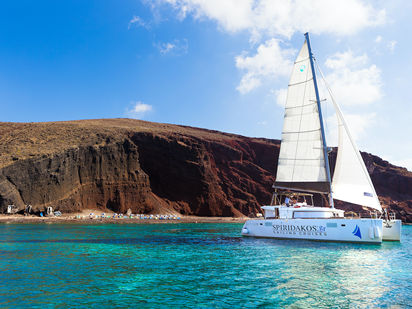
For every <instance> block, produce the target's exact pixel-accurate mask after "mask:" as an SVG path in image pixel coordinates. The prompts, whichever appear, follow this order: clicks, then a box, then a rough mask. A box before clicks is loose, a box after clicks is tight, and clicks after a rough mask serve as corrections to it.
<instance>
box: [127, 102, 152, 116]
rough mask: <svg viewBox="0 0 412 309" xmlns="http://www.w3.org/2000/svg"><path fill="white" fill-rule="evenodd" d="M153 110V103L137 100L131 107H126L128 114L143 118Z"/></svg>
mask: <svg viewBox="0 0 412 309" xmlns="http://www.w3.org/2000/svg"><path fill="white" fill-rule="evenodd" d="M152 110H153V108H152V106H151V105H149V104H145V103H143V102H141V101H137V102H135V103H133V105H132V107H131V108H128V109H126V115H127V116H128V117H131V118H136V119H141V118H142V117H143V116H144V115H145V114H146V113H148V112H150V111H152Z"/></svg>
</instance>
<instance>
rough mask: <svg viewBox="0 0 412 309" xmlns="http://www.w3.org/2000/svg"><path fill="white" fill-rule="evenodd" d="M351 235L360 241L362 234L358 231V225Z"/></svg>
mask: <svg viewBox="0 0 412 309" xmlns="http://www.w3.org/2000/svg"><path fill="white" fill-rule="evenodd" d="M352 234H353V235H355V236H358V237H359V238H360V239H362V234H361V231H360V228H359V226H358V225H356V227H355V229H354V230H353V232H352Z"/></svg>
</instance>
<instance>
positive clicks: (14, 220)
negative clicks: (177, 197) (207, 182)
mask: <svg viewBox="0 0 412 309" xmlns="http://www.w3.org/2000/svg"><path fill="white" fill-rule="evenodd" d="M247 219H250V218H247V217H196V216H180V219H168V220H159V219H139V218H90V217H88V216H86V217H81V218H77V215H71V216H67V215H66V216H61V217H38V216H24V215H4V214H1V215H0V224H62V223H68V224H108V223H110V224H167V223H172V224H179V223H244V222H245V221H246V220H247Z"/></svg>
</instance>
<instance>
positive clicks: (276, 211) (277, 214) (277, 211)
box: [275, 208, 279, 219]
mask: <svg viewBox="0 0 412 309" xmlns="http://www.w3.org/2000/svg"><path fill="white" fill-rule="evenodd" d="M275 218H276V219H277V218H279V208H275Z"/></svg>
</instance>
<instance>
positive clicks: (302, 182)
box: [275, 41, 330, 193]
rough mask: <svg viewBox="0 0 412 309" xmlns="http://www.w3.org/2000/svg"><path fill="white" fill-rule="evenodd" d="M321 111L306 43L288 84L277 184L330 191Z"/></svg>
mask: <svg viewBox="0 0 412 309" xmlns="http://www.w3.org/2000/svg"><path fill="white" fill-rule="evenodd" d="M321 134H322V133H321V125H320V119H319V111H318V106H317V102H316V94H315V84H314V79H313V74H312V70H311V65H310V59H309V50H308V45H307V42H306V41H305V43H304V44H303V47H302V49H301V50H300V52H299V55H298V57H297V59H296V61H295V63H294V66H293V71H292V76H291V78H290V83H289V87H288V93H287V99H286V105H285V118H284V123H283V131H282V142H281V146H280V153H279V161H278V169H277V176H276V182H275V186H277V187H286V188H288V189H298V190H305V191H316V192H325V193H329V191H330V184H329V182H328V180H327V173H326V167H325V158H324V148H323V147H324V146H323V142H322V135H321Z"/></svg>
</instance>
